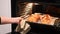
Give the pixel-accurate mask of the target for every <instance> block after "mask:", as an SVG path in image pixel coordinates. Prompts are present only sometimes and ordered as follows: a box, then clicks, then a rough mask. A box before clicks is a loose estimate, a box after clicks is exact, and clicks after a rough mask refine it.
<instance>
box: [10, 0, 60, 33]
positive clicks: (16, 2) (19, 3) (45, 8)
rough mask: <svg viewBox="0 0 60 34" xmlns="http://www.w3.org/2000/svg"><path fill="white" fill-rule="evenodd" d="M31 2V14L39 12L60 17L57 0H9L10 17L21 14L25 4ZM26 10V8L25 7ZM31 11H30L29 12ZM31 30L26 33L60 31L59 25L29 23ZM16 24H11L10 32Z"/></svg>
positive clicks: (59, 4) (59, 7)
mask: <svg viewBox="0 0 60 34" xmlns="http://www.w3.org/2000/svg"><path fill="white" fill-rule="evenodd" d="M28 3H33V6H32V8H31V10H29V9H28V10H29V11H32V14H34V13H41V14H49V15H51V16H53V17H57V18H60V1H59V0H38V1H37V0H11V10H12V13H11V14H12V17H20V16H21V15H23V14H24V13H25V12H24V9H25V7H26V4H28ZM26 10H27V9H26ZM30 13H31V12H30ZM27 23H29V24H30V26H31V30H30V31H29V32H28V33H27V34H45V33H52V32H53V33H56V32H57V33H58V32H60V27H56V26H52V25H46V24H37V23H33V22H32V23H30V22H27ZM16 26H17V24H12V32H14V30H15V29H16Z"/></svg>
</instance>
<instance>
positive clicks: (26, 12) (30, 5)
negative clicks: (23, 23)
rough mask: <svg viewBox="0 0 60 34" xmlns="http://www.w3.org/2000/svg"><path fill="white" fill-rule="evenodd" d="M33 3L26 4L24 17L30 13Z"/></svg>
mask: <svg viewBox="0 0 60 34" xmlns="http://www.w3.org/2000/svg"><path fill="white" fill-rule="evenodd" d="M32 7H33V3H28V4H27V5H26V7H25V9H24V11H25V15H27V14H31V13H32Z"/></svg>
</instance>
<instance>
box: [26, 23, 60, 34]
mask: <svg viewBox="0 0 60 34" xmlns="http://www.w3.org/2000/svg"><path fill="white" fill-rule="evenodd" d="M27 23H28V24H30V27H31V30H30V31H29V32H28V33H27V34H49V33H59V32H60V27H56V26H52V25H46V24H38V23H34V22H27Z"/></svg>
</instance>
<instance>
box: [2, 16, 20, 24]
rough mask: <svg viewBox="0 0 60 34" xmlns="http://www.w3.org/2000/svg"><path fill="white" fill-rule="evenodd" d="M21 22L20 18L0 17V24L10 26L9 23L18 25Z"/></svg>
mask: <svg viewBox="0 0 60 34" xmlns="http://www.w3.org/2000/svg"><path fill="white" fill-rule="evenodd" d="M20 20H21V17H14V18H13V17H12V18H9V17H4V16H1V24H11V23H19V21H20Z"/></svg>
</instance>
